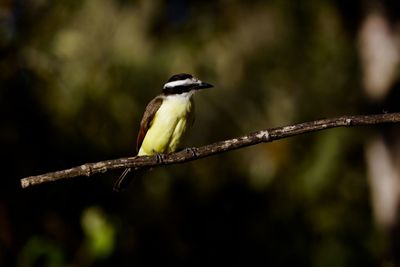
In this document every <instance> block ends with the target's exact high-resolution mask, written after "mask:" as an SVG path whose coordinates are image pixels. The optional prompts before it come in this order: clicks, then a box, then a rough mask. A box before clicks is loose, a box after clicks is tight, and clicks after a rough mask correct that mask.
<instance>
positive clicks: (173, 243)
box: [0, 0, 385, 266]
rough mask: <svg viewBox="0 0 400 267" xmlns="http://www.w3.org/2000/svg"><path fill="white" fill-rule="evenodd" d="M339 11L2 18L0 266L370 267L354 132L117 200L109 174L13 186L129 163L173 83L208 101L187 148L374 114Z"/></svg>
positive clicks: (262, 8) (232, 4)
mask: <svg viewBox="0 0 400 267" xmlns="http://www.w3.org/2000/svg"><path fill="white" fill-rule="evenodd" d="M350 2H351V3H348V2H346V1H333V0H331V1H316V0H314V1H284V0H274V1H251V2H250V1H239V0H232V1H227V0H216V1H198V0H197V1H196V0H192V1H183V0H170V1H161V0H151V1H149V0H146V1H145V0H138V1H128V0H114V1H113V0H84V1H69V0H57V1H48V0H42V1H12V0H10V1H6V2H5V3H3V4H1V5H0V11H1V12H0V22H1V23H0V29H1V32H0V49H1V59H0V102H1V105H0V110H1V112H0V114H1V116H2V120H1V125H0V142H1V144H2V152H3V153H1V154H2V162H3V164H4V165H3V166H4V168H3V177H2V180H3V183H5V184H4V186H2V188H1V189H0V190H1V195H0V226H1V227H0V266H133V265H135V264H142V265H150V264H154V263H164V264H165V263H175V264H185V265H190V264H192V265H205V264H210V263H216V262H221V263H232V262H235V263H238V264H240V263H242V264H246V265H248V264H251V263H252V262H253V261H254V262H260V263H261V264H263V265H273V266H277V265H278V266H355V265H357V266H376V264H377V263H378V262H380V261H381V259H382V258H383V257H384V255H383V251H384V249H385V241H384V237H382V235H381V234H380V233H379V231H378V230H377V229H376V228H375V226H374V224H373V220H372V216H371V208H370V202H369V195H368V188H367V181H366V174H365V166H364V165H365V164H364V158H363V144H364V142H365V140H367V138H368V135H369V134H368V132H369V130H365V129H364V130H362V131H361V130H359V129H338V130H329V131H327V132H319V133H314V134H310V135H307V136H300V137H294V138H290V140H289V139H288V140H282V141H279V142H276V143H272V144H266V145H258V146H255V147H251V148H247V149H242V150H240V151H235V152H231V153H227V154H223V155H218V156H215V157H212V158H207V159H203V160H199V161H196V162H192V163H190V164H185V165H179V166H168V167H163V168H159V169H155V170H153V171H151V172H149V173H147V174H146V175H145V176H144V177H141V178H138V179H136V180H135V181H134V182H133V184H132V186H131V188H130V190H129V191H128V192H125V193H121V194H116V193H113V192H112V191H111V188H112V181H113V179H114V178H115V177H117V176H118V175H119V173H107V174H105V175H101V176H100V175H98V176H95V177H93V178H92V177H91V178H90V179H85V178H81V179H76V180H73V181H66V182H60V183H55V184H51V185H44V186H39V187H36V188H32V189H28V190H23V191H21V190H19V189H17V188H18V179H19V178H21V177H23V176H28V175H34V174H39V173H42V172H48V171H53V170H58V169H62V168H67V167H71V166H74V165H77V164H82V163H85V162H94V161H97V160H103V159H110V158H117V157H123V156H130V155H133V154H134V153H135V151H134V147H135V145H134V144H135V138H136V132H137V130H138V125H139V121H140V119H141V116H142V112H143V110H144V107H145V105H146V103H147V102H148V101H149V100H150V99H151V98H152V97H154V96H155V95H156V94H158V93H159V92H160V91H161V87H162V85H163V83H164V82H165V81H166V79H168V78H169V77H170V76H171V75H172V74H174V73H179V72H188V73H193V74H195V75H196V76H198V77H199V78H200V79H202V80H204V81H207V82H210V83H212V84H214V85H215V88H214V89H213V90H210V91H208V92H206V93H204V94H199V95H197V96H196V108H197V115H196V116H197V119H196V123H195V127H194V129H193V131H192V133H191V135H190V138H189V140H188V144H190V146H196V145H202V144H207V143H211V142H214V141H218V140H222V139H225V138H230V137H234V136H239V135H243V134H245V133H248V132H251V131H255V130H258V129H262V128H268V127H276V126H282V125H289V124H291V123H295V122H302V121H307V120H313V119H317V118H321V117H330V116H337V115H342V114H357V113H365V112H366V111H368V110H371V109H374V107H370V106H369V105H368V103H366V101H365V99H364V96H363V92H362V91H361V89H360V84H359V82H360V77H359V76H360V74H359V62H358V58H357V51H356V46H355V31H354V29H356V27H357V18H358V17H357V16H359V13H357V12H361V10H362V9H363V6H364V2H365V1H364V2H363V1H350ZM349 14H350V15H349ZM94 207H97V208H94ZM52 244H57V245H52ZM41 255H42V256H44V261H45V263H43V262H42V260H43V259H42V256H41ZM38 257H40V258H41V259H38Z"/></svg>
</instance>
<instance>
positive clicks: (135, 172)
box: [113, 168, 149, 192]
mask: <svg viewBox="0 0 400 267" xmlns="http://www.w3.org/2000/svg"><path fill="white" fill-rule="evenodd" d="M148 170H149V168H134V169H132V168H126V169H125V170H124V172H123V173H122V174H121V175H120V176H119V177H118V179H117V180H115V182H114V186H113V190H114V191H116V192H121V191H124V190H126V189H127V188H128V185H129V184H130V183H131V181H132V180H133V178H137V176H140V175H142V174H143V173H144V172H146V171H148ZM131 172H132V173H131Z"/></svg>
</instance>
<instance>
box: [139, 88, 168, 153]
mask: <svg viewBox="0 0 400 267" xmlns="http://www.w3.org/2000/svg"><path fill="white" fill-rule="evenodd" d="M162 101H163V96H162V95H160V96H157V97H156V98H154V99H153V100H151V101H150V103H149V104H148V105H147V107H146V110H145V111H144V114H143V118H142V121H141V122H140V130H139V133H138V136H137V139H136V151H137V152H139V149H140V147H141V146H142V143H143V139H144V137H145V136H146V133H147V130H149V128H150V126H151V123H152V122H153V118H154V115H156V113H157V111H158V109H159V108H160V106H161V104H162Z"/></svg>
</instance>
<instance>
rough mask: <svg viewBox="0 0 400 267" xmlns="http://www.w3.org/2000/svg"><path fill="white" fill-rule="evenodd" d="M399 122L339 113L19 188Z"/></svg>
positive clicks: (93, 166) (24, 182)
mask: <svg viewBox="0 0 400 267" xmlns="http://www.w3.org/2000/svg"><path fill="white" fill-rule="evenodd" d="M398 122H400V113H386V114H377V115H361V116H342V117H337V118H331V119H321V120H316V121H311V122H305V123H300V124H294V125H290V126H284V127H278V128H271V129H266V130H261V131H258V132H254V133H251V134H248V135H244V136H241V137H237V138H233V139H229V140H225V141H220V142H216V143H213V144H210V145H206V146H202V147H197V148H189V149H184V150H182V151H179V152H176V153H171V154H165V155H163V157H162V162H158V161H159V160H157V157H156V156H150V157H147V156H143V157H129V158H121V159H115V160H106V161H101V162H97V163H87V164H83V165H81V166H78V167H74V168H71V169H67V170H62V171H56V172H50V173H46V174H42V175H37V176H29V177H26V178H23V179H21V186H22V188H26V187H29V186H32V185H37V184H43V183H47V182H54V181H57V180H61V179H67V178H74V177H78V176H91V175H93V174H96V173H104V172H107V171H109V170H116V169H123V168H127V167H133V168H141V167H156V166H160V165H168V164H176V163H184V162H188V161H192V160H196V159H200V158H204V157H208V156H212V155H215V154H219V153H223V152H227V151H231V150H234V149H239V148H242V147H247V146H252V145H256V144H259V143H267V142H272V141H274V140H279V139H282V138H286V137H290V136H295V135H300V134H304V133H309V132H316V131H321V130H324V129H329V128H335V127H350V126H360V125H372V124H383V123H398Z"/></svg>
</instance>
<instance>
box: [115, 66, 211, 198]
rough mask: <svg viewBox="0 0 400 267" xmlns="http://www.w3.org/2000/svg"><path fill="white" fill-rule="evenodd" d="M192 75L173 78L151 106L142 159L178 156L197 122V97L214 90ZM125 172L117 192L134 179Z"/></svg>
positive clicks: (141, 139) (143, 125)
mask: <svg viewBox="0 0 400 267" xmlns="http://www.w3.org/2000/svg"><path fill="white" fill-rule="evenodd" d="M211 87H213V86H212V85H211V84H208V83H205V82H202V81H200V80H199V79H197V78H196V77H193V76H192V75H190V74H186V73H181V74H176V75H173V76H172V77H171V78H170V79H169V80H168V81H167V83H166V84H164V87H163V90H162V93H161V94H160V95H158V96H157V97H155V98H154V99H153V100H151V101H150V103H149V104H148V105H147V107H146V110H145V112H144V114H143V118H142V121H141V122H140V130H139V134H138V136H137V141H136V150H137V155H138V156H152V155H156V154H162V153H171V152H175V151H176V150H177V148H178V147H179V145H180V143H181V141H182V139H183V138H184V136H185V133H186V132H187V130H188V129H189V128H190V127H191V126H192V125H193V122H194V101H193V94H194V93H195V92H196V91H198V90H201V89H206V88H211ZM130 171H131V168H127V169H125V171H124V172H123V173H122V175H121V176H120V177H119V178H118V179H117V180H116V182H115V184H114V190H115V191H120V190H121V189H124V188H125V187H126V186H127V185H128V184H129V182H130V180H131V179H132V177H133V175H131V177H128V176H127V174H128V173H129V172H130Z"/></svg>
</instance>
